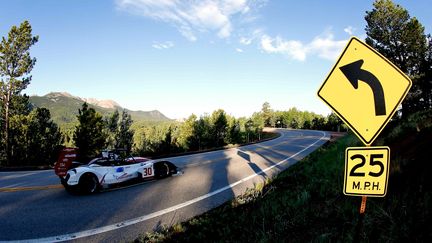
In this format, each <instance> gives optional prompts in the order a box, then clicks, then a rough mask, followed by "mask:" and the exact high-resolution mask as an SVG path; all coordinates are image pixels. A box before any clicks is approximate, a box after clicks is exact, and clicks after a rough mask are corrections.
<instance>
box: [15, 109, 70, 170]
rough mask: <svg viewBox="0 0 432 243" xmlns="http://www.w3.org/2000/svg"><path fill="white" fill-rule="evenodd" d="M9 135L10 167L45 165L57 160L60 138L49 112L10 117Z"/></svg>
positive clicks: (41, 111) (35, 112)
mask: <svg viewBox="0 0 432 243" xmlns="http://www.w3.org/2000/svg"><path fill="white" fill-rule="evenodd" d="M10 135H11V141H10V144H11V147H10V148H11V162H12V163H11V165H14V166H18V165H47V164H52V163H53V162H54V161H55V160H56V159H57V152H58V148H59V146H60V145H61V143H62V137H61V133H60V130H59V128H58V127H57V125H56V124H55V123H54V122H53V121H52V120H51V115H50V112H49V110H47V109H44V108H37V109H35V110H33V111H31V112H30V113H29V114H28V115H25V114H17V115H13V116H11V120H10Z"/></svg>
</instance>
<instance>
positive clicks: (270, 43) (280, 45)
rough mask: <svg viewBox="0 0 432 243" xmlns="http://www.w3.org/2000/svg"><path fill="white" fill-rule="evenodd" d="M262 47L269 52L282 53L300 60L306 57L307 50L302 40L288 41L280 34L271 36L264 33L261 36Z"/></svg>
mask: <svg viewBox="0 0 432 243" xmlns="http://www.w3.org/2000/svg"><path fill="white" fill-rule="evenodd" d="M261 48H262V50H264V51H265V52H267V53H281V54H284V55H286V56H288V57H289V58H292V59H295V60H299V61H304V60H305V59H306V52H307V50H306V48H305V46H304V45H303V44H302V43H301V42H300V41H295V40H288V41H287V40H284V39H282V38H281V37H280V36H277V37H276V38H271V37H270V36H268V35H263V36H262V37H261Z"/></svg>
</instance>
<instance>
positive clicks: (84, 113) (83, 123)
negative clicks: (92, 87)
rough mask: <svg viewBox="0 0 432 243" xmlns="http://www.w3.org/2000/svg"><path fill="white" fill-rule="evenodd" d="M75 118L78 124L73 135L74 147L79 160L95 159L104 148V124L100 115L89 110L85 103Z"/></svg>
mask: <svg viewBox="0 0 432 243" xmlns="http://www.w3.org/2000/svg"><path fill="white" fill-rule="evenodd" d="M77 118H78V122H79V124H78V125H77V126H76V128H75V133H74V141H75V146H77V147H78V148H79V155H80V159H81V160H83V161H86V160H88V159H90V158H92V157H95V156H96V155H97V154H99V153H100V152H101V150H102V149H103V148H104V147H105V141H106V134H105V133H104V126H105V124H104V122H103V119H102V115H101V114H99V113H97V112H96V111H95V110H94V109H93V108H89V107H88V105H87V103H84V104H83V105H82V109H79V111H78V116H77Z"/></svg>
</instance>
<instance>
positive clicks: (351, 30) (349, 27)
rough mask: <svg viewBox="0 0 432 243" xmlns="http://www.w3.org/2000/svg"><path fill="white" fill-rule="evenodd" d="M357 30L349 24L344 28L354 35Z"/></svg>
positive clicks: (346, 31)
mask: <svg viewBox="0 0 432 243" xmlns="http://www.w3.org/2000/svg"><path fill="white" fill-rule="evenodd" d="M355 30H356V29H355V28H354V27H352V26H348V27H346V28H345V29H344V31H345V33H347V34H348V35H353V34H354V31H355Z"/></svg>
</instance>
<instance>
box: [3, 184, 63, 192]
mask: <svg viewBox="0 0 432 243" xmlns="http://www.w3.org/2000/svg"><path fill="white" fill-rule="evenodd" d="M60 188H63V186H62V185H48V186H30V187H10V188H4V187H2V188H0V192H19V191H34V190H48V189H60Z"/></svg>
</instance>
